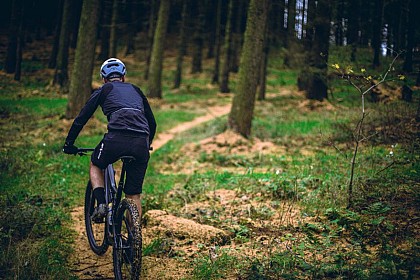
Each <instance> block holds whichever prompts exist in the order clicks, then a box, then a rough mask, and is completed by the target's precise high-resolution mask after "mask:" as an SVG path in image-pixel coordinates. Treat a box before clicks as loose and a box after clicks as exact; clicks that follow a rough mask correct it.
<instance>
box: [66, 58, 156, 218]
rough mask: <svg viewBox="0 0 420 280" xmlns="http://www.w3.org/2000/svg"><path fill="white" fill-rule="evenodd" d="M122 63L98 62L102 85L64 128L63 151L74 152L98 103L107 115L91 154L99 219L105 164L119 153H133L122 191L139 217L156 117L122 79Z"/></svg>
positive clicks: (103, 207) (141, 96)
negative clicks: (67, 126)
mask: <svg viewBox="0 0 420 280" xmlns="http://www.w3.org/2000/svg"><path fill="white" fill-rule="evenodd" d="M126 72H127V71H126V67H125V65H124V63H123V62H122V61H121V60H119V59H117V58H109V59H107V60H106V61H105V62H104V63H103V64H102V66H101V70H100V75H101V77H102V80H103V82H104V85H103V86H102V87H100V88H99V89H97V90H96V91H94V92H93V93H92V95H91V96H90V98H89V100H88V101H87V103H86V104H85V106H84V107H83V108H82V110H81V111H80V113H79V115H78V116H77V117H76V118H75V119H74V121H73V124H72V126H71V128H70V130H69V132H68V135H67V138H66V141H65V144H64V146H63V152H64V153H66V154H76V153H77V151H78V149H77V147H76V146H75V145H74V143H75V141H76V138H77V136H78V135H79V133H80V131H81V130H82V129H83V127H84V125H85V124H86V123H87V121H88V120H89V119H90V117H91V116H92V115H93V113H94V112H95V111H96V109H97V108H98V106H101V108H102V112H103V113H104V114H105V115H106V116H107V119H108V132H107V133H106V134H105V135H104V137H103V139H102V140H101V142H100V143H99V144H98V145H97V146H96V148H95V150H94V152H93V153H92V156H91V164H90V172H89V173H90V181H91V184H92V187H93V193H94V196H95V198H96V200H97V202H98V206H97V207H96V208H95V210H94V212H93V215H92V218H93V219H94V220H95V221H97V222H100V221H103V218H104V217H105V216H106V205H105V192H104V185H105V184H104V173H103V170H104V169H105V168H106V167H107V166H108V164H111V163H114V162H115V161H117V160H118V159H119V158H120V157H121V156H133V157H135V159H136V160H135V161H134V162H132V163H131V164H129V165H128V166H127V178H126V185H125V188H124V192H125V195H126V197H127V198H131V199H133V200H134V202H135V203H136V204H137V207H138V210H139V214H140V217H141V193H142V186H143V180H144V176H145V174H146V169H147V165H148V161H149V157H150V153H149V147H150V145H151V143H152V141H153V137H154V136H155V132H156V121H155V118H154V115H153V112H152V109H151V108H150V105H149V102H148V100H147V98H146V96H145V95H144V94H143V92H142V91H141V90H140V88H138V87H137V86H135V85H133V84H130V83H126V82H125V75H126Z"/></svg>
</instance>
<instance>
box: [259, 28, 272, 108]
mask: <svg viewBox="0 0 420 280" xmlns="http://www.w3.org/2000/svg"><path fill="white" fill-rule="evenodd" d="M265 29H266V30H265V32H264V46H263V51H262V56H261V65H260V77H259V82H258V84H259V88H258V100H264V99H265V92H266V83H267V65H268V54H269V51H270V40H269V38H270V36H269V28H268V24H267V25H266V27H265Z"/></svg>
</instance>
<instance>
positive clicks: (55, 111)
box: [0, 97, 67, 117]
mask: <svg viewBox="0 0 420 280" xmlns="http://www.w3.org/2000/svg"><path fill="white" fill-rule="evenodd" d="M66 105H67V99H65V98H38V97H32V98H22V99H18V100H17V99H8V98H4V99H3V98H2V99H0V112H4V113H6V112H7V113H8V114H16V113H19V114H28V115H37V116H39V117H47V116H55V115H60V114H63V113H64V112H65V108H66Z"/></svg>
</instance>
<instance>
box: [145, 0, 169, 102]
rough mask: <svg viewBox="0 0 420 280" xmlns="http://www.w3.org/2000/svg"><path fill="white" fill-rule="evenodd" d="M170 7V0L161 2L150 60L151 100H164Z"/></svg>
mask: <svg viewBox="0 0 420 280" xmlns="http://www.w3.org/2000/svg"><path fill="white" fill-rule="evenodd" d="M170 6H171V1H170V0H161V2H160V7H159V14H158V21H157V25H156V30H155V36H154V38H153V49H152V55H151V60H150V73H149V83H148V84H149V88H148V96H149V97H151V98H162V66H163V50H164V46H165V36H166V30H167V28H168V19H169V10H170Z"/></svg>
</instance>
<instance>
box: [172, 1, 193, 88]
mask: <svg viewBox="0 0 420 280" xmlns="http://www.w3.org/2000/svg"><path fill="white" fill-rule="evenodd" d="M188 6H189V0H184V1H183V3H182V15H181V26H180V31H179V32H180V34H179V42H178V56H177V58H176V71H175V78H174V88H179V87H180V86H181V79H182V62H183V59H184V55H185V54H186V50H187V32H186V27H187V26H186V25H187V19H188V17H189V14H188Z"/></svg>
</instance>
